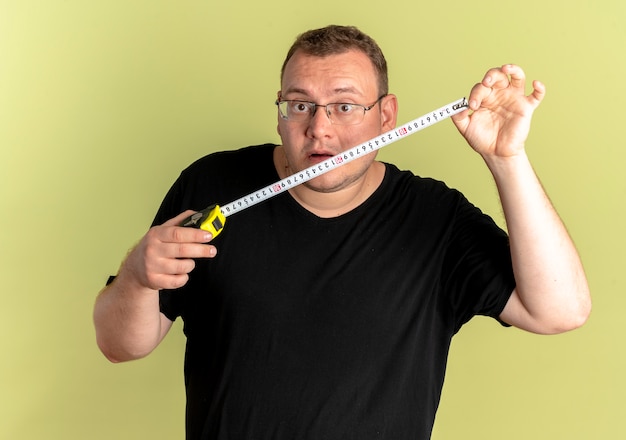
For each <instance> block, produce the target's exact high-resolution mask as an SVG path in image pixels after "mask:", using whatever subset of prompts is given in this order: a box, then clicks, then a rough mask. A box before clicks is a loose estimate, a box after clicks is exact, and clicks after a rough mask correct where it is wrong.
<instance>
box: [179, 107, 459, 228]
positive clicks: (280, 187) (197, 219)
mask: <svg viewBox="0 0 626 440" xmlns="http://www.w3.org/2000/svg"><path fill="white" fill-rule="evenodd" d="M468 107H469V105H468V103H467V100H466V99H465V98H462V99H460V100H458V101H454V102H451V103H450V104H448V105H444V106H443V107H440V108H438V109H436V110H433V111H431V112H430V113H427V114H425V115H423V116H420V117H419V118H417V119H413V120H412V121H409V122H407V123H406V124H404V125H401V126H399V127H396V128H394V129H393V130H389V131H388V132H386V133H383V134H381V135H378V136H376V137H374V138H372V139H370V140H369V141H365V142H363V143H362V144H360V145H357V146H356V147H352V148H350V149H349V150H346V151H344V152H343V153H339V154H337V155H336V156H333V157H331V158H329V159H326V160H325V161H323V162H320V163H318V164H316V165H313V166H311V167H309V168H306V169H304V170H302V171H298V172H297V173H294V174H292V175H291V176H288V177H285V178H284V179H282V180H279V181H278V182H275V183H273V184H271V185H268V186H266V187H265V188H261V189H259V190H258V191H255V192H253V193H250V194H248V195H246V196H243V197H241V198H239V199H237V200H234V201H232V202H230V203H228V204H225V205H223V206H221V207H220V206H218V205H212V206H209V207H208V208H206V209H203V210H202V211H200V212H198V213H196V214H194V215H192V216H190V217H189V218H187V219H186V220H185V221H183V222H182V223H181V225H182V226H189V227H196V228H200V229H204V230H206V231H209V232H211V234H213V237H215V236H217V234H219V233H220V232H221V231H222V229H223V227H224V224H225V223H226V217H228V216H230V215H233V214H236V213H238V212H241V211H243V210H244V209H247V208H250V207H251V206H254V205H256V204H258V203H261V202H264V201H265V200H267V199H270V198H272V197H274V196H277V195H279V194H282V193H284V192H285V191H288V190H290V189H291V188H293V187H295V186H298V185H300V184H302V183H305V182H308V181H309V180H311V179H315V178H316V177H319V176H321V175H323V174H326V173H328V172H330V171H333V170H334V169H336V168H338V167H340V166H343V165H345V164H347V163H349V162H352V161H353V160H356V159H359V158H361V157H363V156H365V155H367V154H370V153H372V152H374V151H376V150H380V149H381V148H383V147H386V146H387V145H389V144H392V143H394V142H395V141H397V140H400V139H403V138H406V137H407V136H410V135H412V134H414V133H417V132H418V131H420V130H423V129H424V128H427V127H430V126H431V125H434V124H436V123H437V122H440V121H443V120H444V119H447V118H449V117H450V116H453V115H455V114H457V113H460V112H462V111H463V110H465V109H466V108H468Z"/></svg>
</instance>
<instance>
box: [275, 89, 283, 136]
mask: <svg viewBox="0 0 626 440" xmlns="http://www.w3.org/2000/svg"><path fill="white" fill-rule="evenodd" d="M276 100H280V90H279V91H278V92H276ZM276 117H277V118H280V116H279V115H278V109H277V110H276ZM276 131H277V132H278V136H280V137H281V138H282V136H283V135H282V134H281V133H280V119H279V122H278V124H276Z"/></svg>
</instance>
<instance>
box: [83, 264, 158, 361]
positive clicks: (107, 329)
mask: <svg viewBox="0 0 626 440" xmlns="http://www.w3.org/2000/svg"><path fill="white" fill-rule="evenodd" d="M94 324H95V327H96V339H97V342H98V346H99V347H100V350H101V351H102V353H103V354H104V355H105V356H106V357H107V359H109V360H110V361H112V362H123V361H128V360H133V359H139V358H142V357H144V356H146V355H148V354H149V353H150V352H151V351H152V350H154V348H155V347H156V346H157V345H158V344H159V343H160V342H161V339H162V338H163V336H164V335H165V333H166V332H167V330H168V329H169V326H168V325H167V320H166V319H164V317H163V316H162V315H161V313H160V311H159V295H158V291H155V290H150V289H146V288H140V287H137V286H133V284H132V282H131V281H130V280H127V279H124V277H123V276H122V277H118V278H117V279H116V280H115V281H114V282H113V283H112V284H110V285H109V286H107V287H106V288H104V289H103V290H102V291H101V292H100V294H99V295H98V298H97V299H96V304H95V307H94ZM164 327H165V328H164Z"/></svg>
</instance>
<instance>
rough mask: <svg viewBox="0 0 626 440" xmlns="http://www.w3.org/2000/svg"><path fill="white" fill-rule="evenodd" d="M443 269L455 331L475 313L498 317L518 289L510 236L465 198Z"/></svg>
mask: <svg viewBox="0 0 626 440" xmlns="http://www.w3.org/2000/svg"><path fill="white" fill-rule="evenodd" d="M444 268H445V270H444V271H443V274H444V279H443V280H442V283H443V285H444V290H445V292H446V293H447V295H448V296H447V298H448V300H449V306H450V310H451V311H452V314H453V319H454V331H455V332H456V331H458V330H459V329H460V328H461V326H462V325H463V324H465V323H466V322H467V321H469V320H470V319H471V318H472V317H473V316H475V315H485V316H490V317H493V318H495V319H498V317H499V315H500V314H501V313H502V310H503V309H504V307H505V306H506V303H507V301H508V300H509V298H510V296H511V293H512V292H513V289H514V288H515V278H514V275H513V267H512V263H511V253H510V247H509V239H508V236H507V234H506V233H505V232H504V231H503V230H502V229H501V228H500V227H498V226H497V225H496V224H495V222H494V221H493V219H492V218H491V217H489V216H487V215H485V214H484V213H482V212H481V211H480V210H479V209H478V208H476V207H475V206H473V205H472V204H471V203H469V202H468V201H467V200H466V199H465V198H462V199H461V202H460V203H459V206H458V210H457V213H456V218H455V223H454V226H453V228H452V232H451V236H450V238H449V243H448V247H447V251H446V258H445V262H444ZM500 322H501V323H502V324H503V325H506V324H505V323H504V322H502V321H500Z"/></svg>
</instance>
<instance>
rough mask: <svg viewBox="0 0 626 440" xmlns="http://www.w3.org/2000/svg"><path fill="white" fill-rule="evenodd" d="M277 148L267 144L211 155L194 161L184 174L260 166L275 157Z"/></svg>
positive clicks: (274, 145)
mask: <svg viewBox="0 0 626 440" xmlns="http://www.w3.org/2000/svg"><path fill="white" fill-rule="evenodd" d="M275 147H276V144H272V143H266V144H259V145H250V146H247V147H243V148H239V149H234V150H223V151H218V152H215V153H210V154H207V155H206V156H203V157H201V158H200V159H198V160H196V161H194V162H193V163H192V164H191V165H189V166H188V167H187V168H186V169H185V170H184V171H183V173H187V174H194V173H198V172H200V173H203V172H206V171H207V170H213V171H221V170H230V169H237V170H242V169H248V168H250V167H251V166H259V165H260V164H263V163H264V162H266V161H267V159H268V158H270V159H271V158H272V157H273V151H274V148H275Z"/></svg>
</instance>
